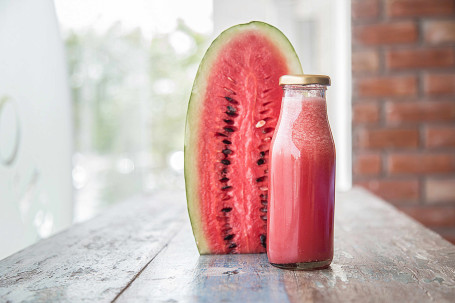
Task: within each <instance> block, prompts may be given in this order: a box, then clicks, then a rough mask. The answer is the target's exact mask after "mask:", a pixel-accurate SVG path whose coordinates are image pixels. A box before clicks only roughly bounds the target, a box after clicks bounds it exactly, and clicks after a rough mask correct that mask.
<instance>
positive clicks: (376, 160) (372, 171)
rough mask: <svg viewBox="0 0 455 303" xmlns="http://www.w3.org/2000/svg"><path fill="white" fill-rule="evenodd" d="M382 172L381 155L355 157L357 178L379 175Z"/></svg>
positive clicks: (359, 155) (358, 155)
mask: <svg viewBox="0 0 455 303" xmlns="http://www.w3.org/2000/svg"><path fill="white" fill-rule="evenodd" d="M380 172H381V155H380V154H379V153H376V154H357V155H355V157H354V174H355V175H357V176H365V175H378V174H379V173H380Z"/></svg>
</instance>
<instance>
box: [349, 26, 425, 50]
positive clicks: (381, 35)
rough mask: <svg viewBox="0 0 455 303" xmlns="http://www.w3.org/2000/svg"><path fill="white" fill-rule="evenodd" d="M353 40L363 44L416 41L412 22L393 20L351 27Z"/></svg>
mask: <svg viewBox="0 0 455 303" xmlns="http://www.w3.org/2000/svg"><path fill="white" fill-rule="evenodd" d="M352 34H353V42H354V43H358V44H365V45H380V44H396V43H413V42H416V41H417V26H416V24H415V23H414V22H411V21H409V22H408V21H405V22H394V23H381V24H373V25H357V26H354V27H353V32H352Z"/></svg>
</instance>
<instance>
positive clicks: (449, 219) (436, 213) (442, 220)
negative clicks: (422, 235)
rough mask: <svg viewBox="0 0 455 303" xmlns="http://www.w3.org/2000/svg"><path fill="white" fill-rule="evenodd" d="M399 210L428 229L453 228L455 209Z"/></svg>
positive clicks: (435, 207)
mask: <svg viewBox="0 0 455 303" xmlns="http://www.w3.org/2000/svg"><path fill="white" fill-rule="evenodd" d="M400 210H401V211H403V212H405V213H406V214H407V215H409V216H411V217H413V218H414V219H416V220H417V221H419V222H420V223H422V224H423V225H426V226H428V227H443V226H455V208H452V207H437V206H424V207H400Z"/></svg>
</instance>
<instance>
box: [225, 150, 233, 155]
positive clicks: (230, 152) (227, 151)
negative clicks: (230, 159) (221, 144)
mask: <svg viewBox="0 0 455 303" xmlns="http://www.w3.org/2000/svg"><path fill="white" fill-rule="evenodd" d="M223 154H225V155H230V154H232V150H230V149H229V148H226V149H223Z"/></svg>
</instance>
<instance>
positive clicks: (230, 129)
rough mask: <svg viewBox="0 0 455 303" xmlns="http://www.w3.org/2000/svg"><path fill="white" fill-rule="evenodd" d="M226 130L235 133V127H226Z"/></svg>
mask: <svg viewBox="0 0 455 303" xmlns="http://www.w3.org/2000/svg"><path fill="white" fill-rule="evenodd" d="M224 130H225V131H227V132H228V133H233V132H234V129H233V128H230V127H225V128H224Z"/></svg>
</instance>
